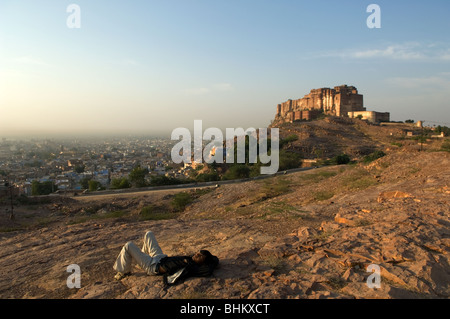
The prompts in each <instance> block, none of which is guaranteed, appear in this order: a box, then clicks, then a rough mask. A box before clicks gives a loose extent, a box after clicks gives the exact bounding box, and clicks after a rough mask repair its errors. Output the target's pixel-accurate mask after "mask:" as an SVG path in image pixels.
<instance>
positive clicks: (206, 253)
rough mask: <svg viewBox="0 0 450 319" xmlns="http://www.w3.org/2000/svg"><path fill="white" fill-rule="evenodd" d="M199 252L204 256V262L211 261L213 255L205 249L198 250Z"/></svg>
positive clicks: (208, 262)
mask: <svg viewBox="0 0 450 319" xmlns="http://www.w3.org/2000/svg"><path fill="white" fill-rule="evenodd" d="M200 254H202V255H203V256H205V257H206V258H205V264H210V263H212V262H213V255H212V254H211V253H210V252H209V251H208V250H205V249H202V250H200Z"/></svg>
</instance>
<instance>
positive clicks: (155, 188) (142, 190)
mask: <svg viewBox="0 0 450 319" xmlns="http://www.w3.org/2000/svg"><path fill="white" fill-rule="evenodd" d="M314 168H317V167H303V168H294V169H290V170H285V171H280V172H277V173H275V174H273V175H260V176H257V177H251V178H244V179H233V180H228V181H216V182H203V183H189V184H179V185H166V186H153V187H142V188H131V189H130V188H129V189H117V190H106V191H98V192H92V193H85V194H83V195H78V196H74V198H76V199H83V198H86V199H93V198H92V197H94V196H95V197H98V196H116V195H125V194H126V195H133V194H134V195H142V194H143V193H147V192H170V191H176V192H178V191H182V190H186V189H190V188H210V187H219V186H220V185H226V184H236V183H245V182H250V181H255V180H261V179H266V178H271V177H274V176H279V175H288V174H292V173H296V172H302V171H308V170H311V169H314Z"/></svg>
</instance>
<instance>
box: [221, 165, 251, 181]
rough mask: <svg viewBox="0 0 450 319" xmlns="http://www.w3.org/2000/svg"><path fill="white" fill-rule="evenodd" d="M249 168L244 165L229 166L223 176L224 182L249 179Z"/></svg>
mask: <svg viewBox="0 0 450 319" xmlns="http://www.w3.org/2000/svg"><path fill="white" fill-rule="evenodd" d="M249 176H250V167H248V166H247V165H244V164H235V165H233V166H231V167H230V168H229V169H228V170H227V172H226V173H225V174H224V175H223V179H224V180H230V179H241V178H249Z"/></svg>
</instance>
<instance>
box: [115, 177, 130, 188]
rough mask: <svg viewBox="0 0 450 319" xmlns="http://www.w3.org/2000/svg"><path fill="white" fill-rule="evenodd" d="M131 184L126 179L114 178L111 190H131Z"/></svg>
mask: <svg viewBox="0 0 450 319" xmlns="http://www.w3.org/2000/svg"><path fill="white" fill-rule="evenodd" d="M130 187H131V183H130V181H129V180H128V178H126V177H122V178H113V180H112V181H111V188H113V189H123V188H130Z"/></svg>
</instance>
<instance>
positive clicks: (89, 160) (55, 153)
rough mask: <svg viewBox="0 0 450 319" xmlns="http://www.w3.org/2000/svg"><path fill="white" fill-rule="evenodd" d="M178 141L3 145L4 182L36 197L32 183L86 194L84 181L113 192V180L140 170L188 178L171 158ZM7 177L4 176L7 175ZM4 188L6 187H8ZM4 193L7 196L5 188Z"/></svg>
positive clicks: (11, 142) (12, 142) (1, 167)
mask: <svg viewBox="0 0 450 319" xmlns="http://www.w3.org/2000/svg"><path fill="white" fill-rule="evenodd" d="M173 143H174V142H173V141H171V140H169V139H162V138H115V139H113V138H111V139H107V140H83V141H80V140H73V141H70V140H64V141H56V140H50V139H48V140H37V139H32V140H9V139H6V138H2V139H1V140H0V180H5V181H6V180H7V181H9V182H10V183H13V184H14V186H15V189H16V190H17V192H18V193H20V194H24V195H31V193H32V191H31V188H32V183H33V181H37V182H40V183H44V182H48V181H50V182H52V183H53V184H54V186H55V190H56V189H57V190H59V191H65V190H81V189H82V188H83V180H94V181H97V182H99V184H100V185H101V187H103V188H106V189H108V188H109V187H110V183H111V181H112V179H114V178H123V177H128V174H129V173H130V172H131V171H132V170H133V168H135V167H136V166H137V165H140V166H141V167H143V168H147V169H148V171H149V174H148V179H149V180H150V179H151V176H158V175H166V176H170V177H176V178H187V177H188V176H189V171H188V170H186V169H185V168H184V167H183V166H182V165H176V164H174V163H173V162H172V161H171V159H170V151H171V149H172V147H173ZM2 174H3V175H5V174H6V175H7V176H3V175H2ZM3 188H4V187H3ZM3 188H2V189H1V191H2V192H5V190H4V189H3Z"/></svg>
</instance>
